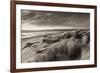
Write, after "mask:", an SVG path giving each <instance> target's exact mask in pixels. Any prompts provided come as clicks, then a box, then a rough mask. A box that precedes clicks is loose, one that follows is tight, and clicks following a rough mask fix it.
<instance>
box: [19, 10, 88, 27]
mask: <svg viewBox="0 0 100 73" xmlns="http://www.w3.org/2000/svg"><path fill="white" fill-rule="evenodd" d="M21 18H22V24H23V26H24V27H25V26H26V25H27V26H31V25H35V26H37V27H39V26H42V27H43V26H48V27H49V26H50V27H51V26H65V27H68V26H71V27H89V24H90V22H89V21H90V15H89V13H71V12H47V11H34V10H22V11H21ZM27 23H28V24H27Z"/></svg>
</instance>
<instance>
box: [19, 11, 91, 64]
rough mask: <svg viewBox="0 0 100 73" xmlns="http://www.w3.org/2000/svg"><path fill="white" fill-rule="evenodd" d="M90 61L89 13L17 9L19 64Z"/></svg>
mask: <svg viewBox="0 0 100 73" xmlns="http://www.w3.org/2000/svg"><path fill="white" fill-rule="evenodd" d="M88 59H90V14H89V13H75V12H53V11H35V10H21V63H32V62H49V61H50V62H54V61H73V60H88Z"/></svg>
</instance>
